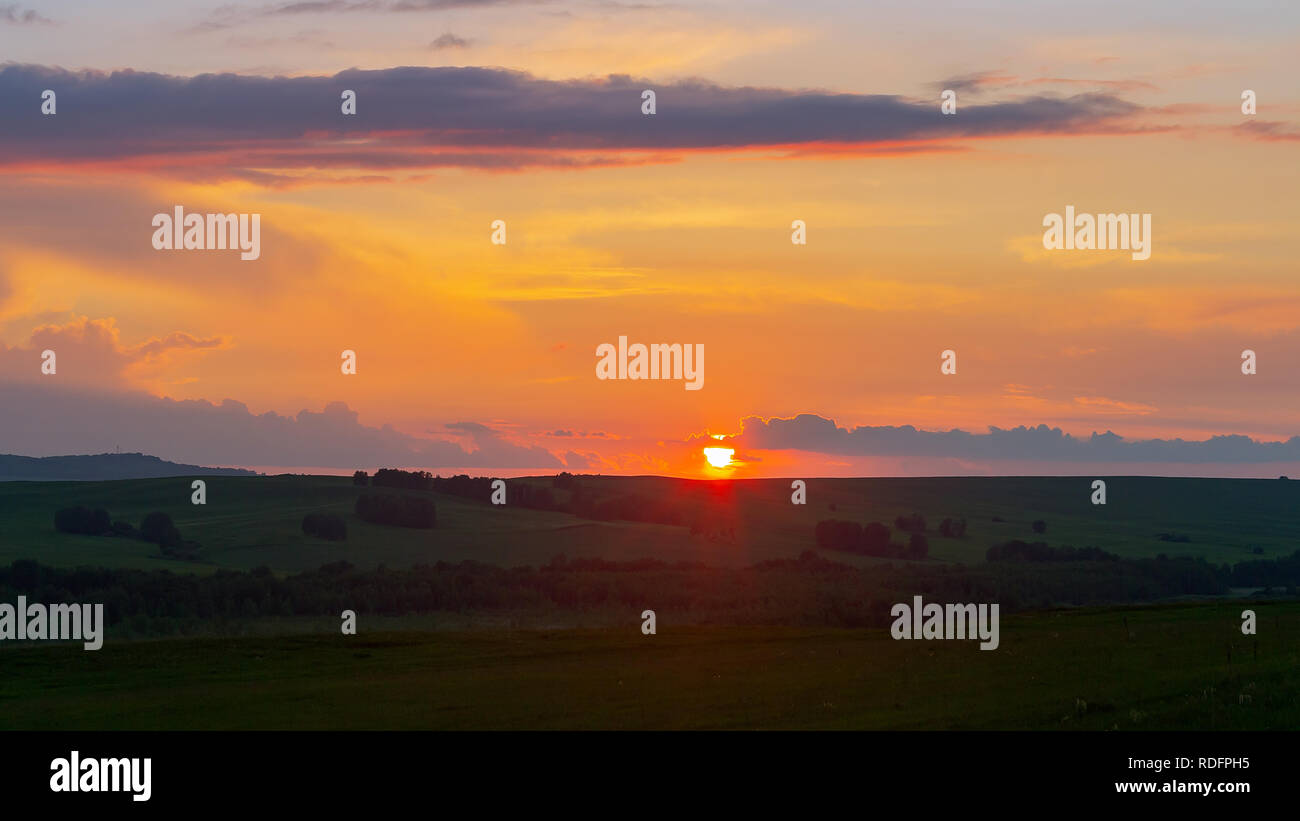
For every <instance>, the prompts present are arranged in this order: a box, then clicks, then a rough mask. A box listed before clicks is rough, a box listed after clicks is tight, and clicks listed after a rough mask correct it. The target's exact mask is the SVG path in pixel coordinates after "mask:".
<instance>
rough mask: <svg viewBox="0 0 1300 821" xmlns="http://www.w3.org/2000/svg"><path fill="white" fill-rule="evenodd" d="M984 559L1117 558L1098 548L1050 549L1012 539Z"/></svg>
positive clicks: (1019, 560) (1032, 560)
mask: <svg viewBox="0 0 1300 821" xmlns="http://www.w3.org/2000/svg"><path fill="white" fill-rule="evenodd" d="M985 558H986V559H988V561H990V562H1116V561H1119V556H1117V555H1115V554H1114V553H1107V552H1106V551H1105V550H1102V549H1101V548H1098V547H1079V548H1074V547H1051V546H1049V545H1048V544H1047V543H1046V542H1022V541H1020V540H1019V539H1013V540H1012V541H1009V542H1003V543H1001V544H995V545H993V546H992V547H990V548H989V549H988V553H986V554H985Z"/></svg>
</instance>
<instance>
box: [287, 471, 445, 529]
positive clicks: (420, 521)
mask: <svg viewBox="0 0 1300 821" xmlns="http://www.w3.org/2000/svg"><path fill="white" fill-rule="evenodd" d="M381 472H382V471H381ZM375 478H378V474H375ZM356 513H357V518H359V519H361V520H362V521H365V522H370V523H372V524H377V525H396V526H398V527H415V528H423V529H428V528H431V527H436V526H437V524H438V516H437V511H436V510H435V509H434V505H433V500H432V499H427V498H425V497H423V496H396V495H388V494H385V495H377V496H372V495H370V494H362V495H360V496H358V497H357V506H356ZM303 526H304V528H305V527H306V522H304V523H303Z"/></svg>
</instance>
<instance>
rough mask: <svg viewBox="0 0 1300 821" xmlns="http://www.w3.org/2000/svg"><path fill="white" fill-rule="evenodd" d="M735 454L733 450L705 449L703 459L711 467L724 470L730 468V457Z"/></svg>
mask: <svg viewBox="0 0 1300 821" xmlns="http://www.w3.org/2000/svg"><path fill="white" fill-rule="evenodd" d="M735 452H736V451H735V449H734V448H705V449H704V458H705V459H708V460H709V465H710V466H712V467H715V468H725V467H730V466H731V455H732V454H733V453H735Z"/></svg>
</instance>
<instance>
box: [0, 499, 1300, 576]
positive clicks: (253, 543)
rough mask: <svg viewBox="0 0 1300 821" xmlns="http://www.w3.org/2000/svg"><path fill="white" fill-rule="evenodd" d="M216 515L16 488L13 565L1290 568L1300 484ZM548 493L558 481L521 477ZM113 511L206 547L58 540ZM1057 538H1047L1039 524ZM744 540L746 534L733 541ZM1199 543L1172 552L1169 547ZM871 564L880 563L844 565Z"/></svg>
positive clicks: (0, 505)
mask: <svg viewBox="0 0 1300 821" xmlns="http://www.w3.org/2000/svg"><path fill="white" fill-rule="evenodd" d="M203 478H204V480H205V481H206V482H207V500H208V502H207V504H206V505H201V506H200V505H192V504H190V492H191V491H190V481H191V480H190V479H188V478H167V479H133V480H121V481H104V482H4V483H0V563H8V562H11V561H13V560H15V559H20V558H29V559H36V560H38V561H40V562H41V563H43V564H47V565H51V566H58V567H75V566H79V565H87V566H105V567H132V568H139V569H156V568H167V569H171V570H174V571H176V572H198V573H202V572H211V571H212V570H213V569H216V568H227V569H237V570H248V569H252V568H255V567H259V566H267V567H269V568H271V569H272V570H274V571H277V572H295V571H301V570H306V569H313V568H316V567H319V566H321V565H322V564H327V563H330V562H335V561H340V560H346V561H348V562H351V563H353V564H354V565H356V566H357V567H360V568H374V567H377V566H379V565H385V566H387V567H390V568H396V567H409V566H412V565H416V564H422V563H431V562H436V561H440V560H441V561H461V560H465V559H473V560H477V561H482V562H487V563H491V564H497V565H501V566H518V565H541V564H545V563H547V562H549V561H550V560H551V559H552V558H553V557H554V556H556V555H558V554H564V555H566V556H567V557H569V558H571V559H572V558H580V557H587V558H603V559H610V560H620V561H626V560H632V559H639V558H657V559H661V560H664V561H668V562H676V561H703V562H706V563H708V564H710V565H716V566H747V565H750V564H753V563H756V562H761V561H766V560H770V559H782V558H794V557H797V556H798V555H799V554H800V553H801V552H803V551H804V550H807V549H809V548H812V547H814V540H813V528H814V526H815V525H816V523H817V522H818V521H819V520H822V519H831V518H836V519H852V520H855V521H858V522H867V521H881V522H884V523H885V524H888V525H890V526H891V527H892V525H893V520H894V518H895V517H896V516H900V515H907V514H910V513H913V512H919V513H921V514H922V515H923V516H925V517H926V519H927V522H928V525H929V532H928V534H927V537H928V539H929V544H930V551H929V555H930V559H931V560H937V561H943V562H964V563H974V562H982V561H983V560H984V554H985V552H986V551H987V549H988V548H989V547H990V546H991V545H993V544H995V543H998V542H1002V541H1006V540H1009V539H1023V540H1026V541H1037V540H1044V541H1047V542H1048V543H1050V544H1052V545H1072V546H1075V547H1085V546H1095V547H1099V548H1101V549H1103V550H1106V551H1109V552H1112V553H1116V554H1118V555H1120V556H1124V557H1129V558H1140V557H1154V556H1157V555H1159V554H1162V553H1163V554H1167V555H1170V556H1181V555H1186V556H1200V557H1204V558H1206V559H1207V560H1209V561H1211V562H1214V563H1232V564H1235V563H1237V562H1240V561H1243V560H1249V559H1252V558H1274V557H1277V556H1281V555H1287V554H1290V553H1291V552H1293V551H1294V550H1295V549H1296V545H1297V543H1300V482H1297V481H1289V480H1288V481H1283V480H1276V479H1274V480H1248V479H1173V478H1150V477H1105V478H1106V481H1107V486H1108V499H1107V504H1105V505H1093V504H1091V503H1090V501H1089V497H1090V495H1091V490H1090V484H1091V481H1092V480H1091V478H1083V477H1079V478H1075V477H1009V478H1001V477H989V478H984V477H962V478H927V479H892V478H891V479H810V480H808V504H806V505H794V504H791V503H790V493H791V491H790V482H789V481H787V480H751V481H737V482H728V483H708V482H693V481H688V480H679V479H667V478H659V477H626V478H624V477H581V482H582V483H583V486H584V488H585V489H587V490H588V492H590V493H594V494H597V495H603V496H616V495H635V496H638V497H642V498H648V499H655V500H660V501H662V502H664V503H666V504H670V505H672V504H678V505H680V506H681V507H682V508H683V509H689V510H690V511H692V515H694V516H696V517H697V518H700V519H702V520H703V522H704V526H705V532H701V533H697V534H695V535H692V533H691V532H690V529H689V528H688V527H686V526H674V525H666V524H656V523H651V522H627V521H592V520H588V519H582V518H578V517H577V516H574V515H572V514H569V513H561V512H554V511H544V510H529V509H522V508H519V507H512V506H510V505H509V504H507V505H504V506H493V505H490V504H488V503H487V501H486V500H483V501H482V502H479V501H473V500H469V499H465V498H462V497H458V496H451V495H446V494H437V493H435V494H431V495H432V497H433V498H434V499H435V500H436V503H437V509H438V526H437V528H435V529H433V530H413V529H406V528H399V527H388V526H383V525H375V524H369V523H366V522H363V521H361V520H359V519H358V518H356V517H355V516H354V515H353V514H352V509H353V505H354V503H355V500H356V497H357V495H358V494H359V493H361V492H364V489H363V488H358V487H354V486H353V485H352V482H351V479H349V478H344V477H328V476H269V477H225V476H207V477H203ZM510 483H511V484H512V485H513V484H516V483H529V484H533V485H537V486H543V487H549V486H550V484H551V478H550V477H537V478H531V479H514V480H510ZM77 504H80V505H86V506H90V507H104V508H106V509H108V510H109V511H110V513H111V514H112V515H113V517H114V519H125V520H127V521H130V522H132V523H134V524H138V523H139V521H140V519H141V518H142V517H143V516H144V515H145V514H146V513H148V512H150V511H154V510H161V511H165V512H167V513H169V514H170V515H171V516H172V518H173V520H174V521H175V522H176V525H177V526H178V527H179V529H180V531H181V533H182V534H183V536H184V537H185V538H186V539H189V540H194V541H197V542H198V543H200V545H201V546H202V547H201V550H200V553H199V558H198V561H189V562H186V561H178V560H174V559H167V558H164V557H163V556H162V555H161V554H160V553H159V551H158V549H157V548H156V547H155V546H153V545H150V544H147V543H144V542H140V541H135V540H130V539H113V538H107V537H98V536H81V535H71V534H63V533H58V532H56V531H55V530H54V526H53V519H54V513H55V511H56V510H58V509H59V508H61V507H67V506H70V505H77ZM311 512H333V513H337V514H339V515H341V516H343V517H344V518H345V519H346V520H347V527H348V538H347V541H345V542H329V541H325V540H322V539H318V538H313V537H309V536H306V535H304V534H303V533H302V530H301V521H302V517H303V516H304V515H305V514H307V513H311ZM945 517H953V518H965V519H966V520H967V522H968V530H967V534H966V536H965V537H964V538H946V537H943V536H941V535H939V534H938V533H937V532H936V530H937V525H938V523H939V521H940V520H941V519H942V518H945ZM1040 519H1041V520H1043V521H1045V522H1046V524H1047V529H1046V532H1045V533H1043V534H1041V535H1040V534H1036V533H1034V532H1033V530H1032V529H1031V525H1032V523H1033V522H1034V521H1035V520H1040ZM728 531H729V532H728ZM1161 533H1167V534H1177V535H1178V536H1179V537H1186V541H1178V542H1170V541H1162V540H1161V539H1160V538H1159V534H1161ZM835 558H836V560H837V561H843V562H846V563H850V564H855V565H858V566H870V565H871V564H873V563H874V562H876V561H879V560H877V559H873V558H870V557H862V556H855V555H849V554H836V555H835Z"/></svg>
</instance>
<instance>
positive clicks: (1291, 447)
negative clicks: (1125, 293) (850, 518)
mask: <svg viewBox="0 0 1300 821" xmlns="http://www.w3.org/2000/svg"><path fill="white" fill-rule="evenodd" d="M709 438H710V437H708V436H705V435H700V436H697V437H692V440H691V441H697V440H699V441H704V440H707V439H709ZM727 443H728V444H729V445H731V446H733V447H736V448H738V449H739V448H744V449H746V450H800V451H811V452H815V453H825V454H833V455H839V456H849V457H871V456H883V457H905V458H913V459H924V458H932V459H960V460H970V461H981V462H982V461H988V460H1030V461H1043V462H1056V463H1081V462H1097V463H1102V462H1105V463H1112V464H1113V463H1143V464H1152V463H1196V464H1208V463H1262V462H1296V461H1300V436H1293V437H1291V438H1290V439H1287V440H1286V441H1281V442H1268V441H1260V440H1256V439H1252V438H1250V437H1248V436H1240V435H1228V436H1212V437H1210V438H1209V439H1204V440H1186V439H1142V440H1130V439H1125V438H1124V437H1122V436H1119V435H1117V434H1115V433H1112V432H1110V431H1106V432H1105V433H1096V432H1094V433H1093V434H1092V435H1091V436H1086V437H1079V436H1073V435H1071V434H1068V433H1065V432H1064V431H1062V430H1061V429H1060V428H1051V427H1048V426H1047V425H1038V426H1037V427H1027V426H1023V425H1022V426H1020V427H1015V428H998V427H990V428H989V429H988V432H987V433H969V432H967V431H963V430H958V429H953V430H948V431H927V430H920V429H918V428H915V427H913V426H911V425H903V426H892V425H882V426H859V427H855V428H852V429H850V428H845V427H840V426H839V425H837V424H836V423H835V422H834V421H833V420H831V419H827V418H825V417H823V416H817V415H815V414H800V415H798V416H795V417H792V418H788V419H780V418H772V419H764V418H761V417H757V416H750V417H746V418H745V419H744V420H743V421H742V423H741V432H740V433H739V434H737V435H736V436H733V437H728V439H727Z"/></svg>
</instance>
